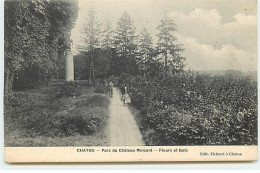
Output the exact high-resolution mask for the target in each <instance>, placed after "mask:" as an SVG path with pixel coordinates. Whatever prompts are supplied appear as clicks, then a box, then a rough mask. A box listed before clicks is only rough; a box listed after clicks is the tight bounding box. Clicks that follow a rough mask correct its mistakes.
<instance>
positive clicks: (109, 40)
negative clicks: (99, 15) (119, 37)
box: [101, 21, 114, 50]
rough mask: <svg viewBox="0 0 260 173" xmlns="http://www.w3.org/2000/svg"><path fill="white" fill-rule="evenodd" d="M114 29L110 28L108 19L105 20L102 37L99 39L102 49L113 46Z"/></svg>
mask: <svg viewBox="0 0 260 173" xmlns="http://www.w3.org/2000/svg"><path fill="white" fill-rule="evenodd" d="M113 34H114V31H113V30H112V27H111V23H110V21H106V23H105V25H104V30H103V39H102V41H101V46H102V48H103V49H104V50H108V49H111V48H113V47H114V40H113V37H114V35H113Z"/></svg>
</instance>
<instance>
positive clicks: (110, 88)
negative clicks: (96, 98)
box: [109, 80, 114, 98]
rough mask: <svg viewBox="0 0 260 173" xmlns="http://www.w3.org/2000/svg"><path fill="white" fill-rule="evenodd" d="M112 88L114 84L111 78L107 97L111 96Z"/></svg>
mask: <svg viewBox="0 0 260 173" xmlns="http://www.w3.org/2000/svg"><path fill="white" fill-rule="evenodd" d="M113 88H114V84H113V82H112V80H111V81H110V82H109V97H110V98H113Z"/></svg>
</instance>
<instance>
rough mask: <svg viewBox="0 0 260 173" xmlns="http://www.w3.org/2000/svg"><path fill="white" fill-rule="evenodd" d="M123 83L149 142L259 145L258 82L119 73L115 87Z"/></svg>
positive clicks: (184, 75)
mask: <svg viewBox="0 0 260 173" xmlns="http://www.w3.org/2000/svg"><path fill="white" fill-rule="evenodd" d="M125 84H126V85H127V87H128V92H129V95H130V97H131V100H132V104H133V106H134V107H136V108H137V109H139V110H140V112H141V115H140V120H141V126H142V127H141V128H140V129H141V130H142V131H143V134H144V136H146V137H145V138H146V139H147V140H149V141H147V144H149V145H252V144H257V92H256V88H257V85H256V82H253V81H248V80H247V79H243V78H239V79H237V78H227V77H226V76H209V75H196V76H192V75H190V74H177V75H175V76H173V77H170V76H162V77H161V78H154V79H149V80H148V79H145V78H143V77H142V76H131V75H129V74H122V75H121V76H120V77H119V87H123V86H124V85H125ZM180 117H181V118H180ZM147 131H149V133H147Z"/></svg>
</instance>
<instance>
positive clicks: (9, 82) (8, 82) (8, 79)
mask: <svg viewBox="0 0 260 173" xmlns="http://www.w3.org/2000/svg"><path fill="white" fill-rule="evenodd" d="M13 81H14V73H12V72H10V71H9V70H8V71H7V72H6V73H5V84H4V98H5V102H6V103H8V96H9V95H10V94H11V93H12V89H13Z"/></svg>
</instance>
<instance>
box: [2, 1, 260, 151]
mask: <svg viewBox="0 0 260 173" xmlns="http://www.w3.org/2000/svg"><path fill="white" fill-rule="evenodd" d="M256 3H257V2H256V1H255V0H240V1H238V0H225V1H223V0H210V1H209V0H160V1H158V0H5V2H4V142H5V147H58V146H59V147H62V146H64V147H71V146H216V145H217V146H220V145H225V146H226V145H251V146H252V145H257V141H258V137H257V130H258V126H257V125H258V107H257V105H258V97H257V17H256Z"/></svg>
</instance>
